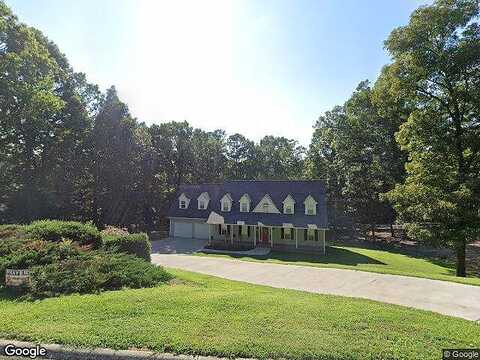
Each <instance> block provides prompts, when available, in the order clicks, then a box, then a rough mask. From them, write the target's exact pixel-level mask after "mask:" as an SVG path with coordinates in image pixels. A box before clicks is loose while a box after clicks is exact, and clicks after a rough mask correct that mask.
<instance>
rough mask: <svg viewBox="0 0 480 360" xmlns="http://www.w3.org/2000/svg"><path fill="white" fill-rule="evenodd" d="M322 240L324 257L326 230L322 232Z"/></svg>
mask: <svg viewBox="0 0 480 360" xmlns="http://www.w3.org/2000/svg"><path fill="white" fill-rule="evenodd" d="M322 239H323V255H325V230H322Z"/></svg>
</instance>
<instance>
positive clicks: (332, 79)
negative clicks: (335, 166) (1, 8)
mask: <svg viewBox="0 0 480 360" xmlns="http://www.w3.org/2000/svg"><path fill="white" fill-rule="evenodd" d="M6 2H7V4H8V5H9V6H10V7H11V8H12V10H13V11H14V13H16V14H17V15H18V16H19V18H20V20H21V21H23V22H26V23H28V24H29V25H32V26H35V27H37V28H38V29H40V30H41V31H43V33H44V34H45V35H46V36H48V37H49V38H50V39H51V40H53V41H54V42H55V43H57V45H58V46H59V47H60V49H61V50H62V51H63V52H64V53H65V54H66V55H67V57H68V59H69V60H70V63H71V64H72V66H73V67H74V69H75V70H76V71H82V72H85V73H86V74H87V76H88V79H89V80H90V81H91V82H94V83H97V84H98V85H99V86H100V87H101V88H102V89H105V88H107V87H109V86H110V85H115V86H116V87H117V89H118V91H119V94H120V96H121V98H122V100H124V101H125V102H127V103H128V105H129V108H130V111H131V112H132V114H133V115H134V116H136V117H137V118H138V119H139V120H140V121H145V122H146V123H148V124H151V123H160V122H165V121H170V120H177V121H181V120H187V121H189V122H190V123H191V124H192V125H193V126H195V127H200V128H202V129H205V130H214V129H217V128H222V129H225V130H226V131H227V133H235V132H239V133H242V134H244V135H246V136H247V137H249V138H251V139H254V140H259V139H260V138H261V137H263V136H264V135H267V134H271V135H277V136H286V137H289V138H294V139H296V140H298V141H299V142H300V143H301V144H303V145H305V146H307V145H308V143H309V142H310V138H311V134H312V126H313V124H314V123H315V121H316V119H317V118H318V116H319V115H320V114H321V113H323V112H324V111H326V110H329V109H330V108H332V107H333V106H334V105H337V104H342V103H343V102H344V101H345V100H346V98H347V97H348V96H349V95H350V94H351V93H352V91H353V90H354V89H355V87H356V85H357V84H358V83H359V82H360V81H361V80H364V79H370V80H375V78H376V77H377V76H378V73H379V71H380V69H381V67H382V66H383V65H384V64H386V63H387V62H388V55H387V54H386V52H385V51H384V50H383V41H384V40H385V39H386V38H387V36H388V34H389V33H390V31H391V30H392V29H393V28H395V27H397V26H401V25H404V24H406V23H407V22H408V19H409V16H410V13H411V12H412V11H413V10H414V9H416V8H417V7H418V6H420V5H422V4H425V3H427V2H428V1H426V0H423V1H422V0H388V1H385V0H368V1H360V0H316V1H313V0H312V1H303V0H295V1H294V0H256V1H254V0H244V1H228V0H202V1H197V0H192V1H185V0H171V1H159V0H150V1H147V0H82V1H65V0H42V1H38V0H6Z"/></svg>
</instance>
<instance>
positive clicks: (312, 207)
mask: <svg viewBox="0 0 480 360" xmlns="http://www.w3.org/2000/svg"><path fill="white" fill-rule="evenodd" d="M307 215H315V205H314V204H308V205H307Z"/></svg>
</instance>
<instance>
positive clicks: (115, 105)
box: [92, 86, 141, 226]
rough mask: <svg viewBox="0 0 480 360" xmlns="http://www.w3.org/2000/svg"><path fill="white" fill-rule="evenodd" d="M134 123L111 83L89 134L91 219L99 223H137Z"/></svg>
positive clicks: (136, 170) (137, 170) (137, 162)
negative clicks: (91, 187) (90, 138)
mask: <svg viewBox="0 0 480 360" xmlns="http://www.w3.org/2000/svg"><path fill="white" fill-rule="evenodd" d="M137 126H138V124H137V122H136V120H135V119H134V118H132V117H131V115H130V113H129V111H128V107H127V105H125V104H124V103H122V102H121V101H120V99H119V98H118V95H117V92H116V90H115V88H114V87H113V86H112V87H111V88H110V89H108V90H107V95H106V98H105V101H104V103H103V104H102V105H101V108H100V111H99V113H98V115H97V117H96V118H95V124H94V127H93V133H92V137H93V149H94V157H93V163H92V173H93V179H94V184H93V199H92V218H93V220H94V222H95V223H96V224H97V225H99V226H102V225H103V224H115V225H129V224H130V223H138V219H137V218H135V215H134V214H136V213H138V208H137V206H138V205H139V203H141V201H140V200H141V195H140V194H139V193H138V191H136V186H135V185H136V182H137V181H138V174H139V172H140V168H139V167H140V164H141V163H140V161H139V159H138V156H137V144H136V142H135V141H136V136H135V135H136V129H137Z"/></svg>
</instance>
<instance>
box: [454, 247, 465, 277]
mask: <svg viewBox="0 0 480 360" xmlns="http://www.w3.org/2000/svg"><path fill="white" fill-rule="evenodd" d="M456 250H457V276H460V277H465V276H467V273H466V270H465V250H466V245H465V240H460V241H458V242H457V248H456Z"/></svg>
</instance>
